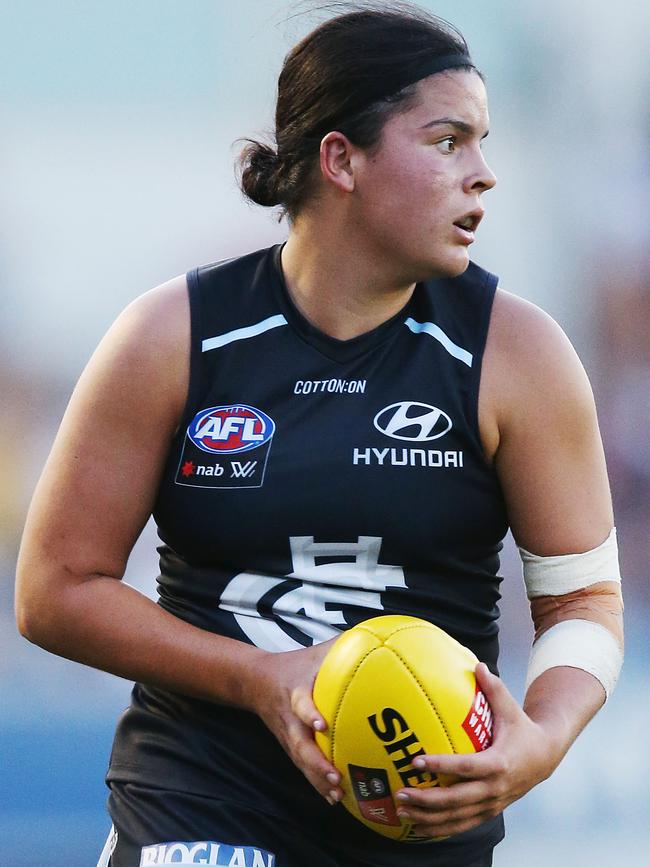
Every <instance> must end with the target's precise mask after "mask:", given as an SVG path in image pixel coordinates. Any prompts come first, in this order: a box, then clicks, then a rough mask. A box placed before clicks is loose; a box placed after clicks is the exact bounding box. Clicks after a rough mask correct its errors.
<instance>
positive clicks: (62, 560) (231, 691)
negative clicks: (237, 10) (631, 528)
mask: <svg viewBox="0 0 650 867" xmlns="http://www.w3.org/2000/svg"><path fill="white" fill-rule="evenodd" d="M488 129H489V118H488V107H487V99H486V91H485V86H484V82H483V78H482V76H481V74H480V72H479V71H478V70H477V69H476V67H475V66H474V64H473V62H472V60H471V57H470V55H469V52H468V48H467V45H466V43H465V41H464V39H463V38H462V36H461V35H460V34H459V33H458V32H457V31H456V30H455V29H454V28H452V27H451V26H449V25H447V24H446V23H444V22H443V21H441V20H439V19H437V18H435V17H433V16H430V15H428V14H426V13H424V12H422V11H421V10H418V9H416V8H412V7H409V8H406V7H402V6H400V7H399V8H394V7H393V4H391V5H390V6H389V7H386V6H383V7H382V6H380V7H378V8H374V7H369V6H364V7H362V8H360V9H357V10H353V11H349V12H347V13H346V14H342V15H339V16H338V17H334V18H331V19H330V20H328V21H326V22H325V23H324V24H322V25H321V26H319V27H317V28H316V29H315V30H314V31H313V32H312V33H310V34H309V35H308V36H307V37H306V38H305V39H303V40H302V41H301V42H300V43H299V44H298V45H296V46H295V48H293V50H292V51H291V52H290V53H289V55H288V56H287V58H286V60H285V63H284V66H283V69H282V72H281V75H280V78H279V84H278V101H277V111H276V131H275V143H274V144H273V146H271V145H264V144H260V143H257V142H249V143H248V145H247V147H246V149H245V151H244V153H243V156H242V187H243V190H244V192H245V194H246V195H247V196H248V197H249V198H250V199H252V200H253V201H255V202H257V203H259V204H261V205H264V206H280V208H281V209H282V211H283V213H284V214H286V216H287V217H288V221H289V232H288V239H287V241H286V243H284V244H281V245H276V246H274V247H271V248H270V249H268V250H259V251H255V252H252V253H250V254H248V255H246V256H243V257H240V258H237V259H234V260H228V261H226V262H222V263H215V264H210V265H206V266H202V267H200V268H197V269H194V270H192V271H190V272H189V273H188V274H187V275H182V276H179V277H175V278H173V279H172V280H170V281H169V282H167V283H165V284H163V285H161V286H159V287H157V288H156V289H154V290H152V291H150V292H148V293H146V294H145V295H143V296H142V297H141V298H138V299H137V300H136V301H135V302H133V304H131V305H130V306H129V307H128V308H127V309H126V310H125V312H124V313H123V314H122V315H121V316H120V317H119V319H118V320H117V322H116V323H115V324H114V325H113V327H112V328H111V329H110V330H109V332H108V334H107V336H106V337H105V339H104V340H103V341H102V342H101V344H100V346H99V348H98V349H97V351H96V353H95V354H94V356H93V358H92V360H91V361H90V363H89V365H88V367H87V369H86V370H85V371H84V373H83V375H82V377H81V379H80V381H79V384H78V386H77V388H76V390H75V392H74V395H73V397H72V399H71V401H70V405H69V407H68V410H67V412H66V415H65V418H64V420H63V423H62V425H61V429H60V431H59V434H58V437H57V439H56V442H55V444H54V447H53V450H52V454H51V456H50V459H49V461H48V463H47V466H46V468H45V470H44V473H43V476H42V478H41V480H40V483H39V485H38V488H37V491H36V493H35V496H34V500H33V503H32V507H31V511H30V514H29V518H28V522H27V527H26V530H25V537H24V542H23V547H22V552H21V557H20V564H19V575H18V590H17V611H18V620H19V624H20V629H21V631H22V633H23V634H24V635H25V636H26V637H27V638H28V639H29V640H30V641H33V642H36V643H38V644H40V645H41V646H43V647H45V648H47V649H48V650H50V651H52V652H54V653H58V654H61V655H63V656H66V657H69V658H71V659H75V660H78V661H80V662H82V663H85V664H87V665H91V666H95V667H97V668H101V669H104V670H106V671H109V672H113V673H114V674H117V675H120V676H122V677H125V678H129V679H131V680H134V681H136V684H135V687H134V690H133V695H132V701H131V705H130V707H129V709H128V710H127V711H126V712H125V714H124V716H123V717H122V719H121V720H120V723H119V725H118V730H117V734H116V738H115V743H114V747H113V753H112V757H111V764H110V769H109V774H108V784H109V787H110V797H109V809H110V813H111V816H112V819H113V825H114V828H113V831H112V833H111V835H110V837H109V840H108V841H107V844H106V847H105V849H104V852H103V854H102V855H101V857H100V861H99V864H100V865H101V867H105V865H112V867H136V865H154V864H172V863H179V864H180V863H182V864H216V865H231V867H232V865H247V867H252V865H255V867H261V865H264V867H270V865H277V867H305V865H311V867H336V865H338V867H364V865H365V867H368V865H381V867H389V865H405V864H408V865H439V867H446V865H458V867H461V865H462V867H473V865H488V864H491V863H492V851H493V848H494V846H495V845H496V844H497V843H498V842H499V841H500V840H501V838H502V836H503V822H502V818H501V814H502V812H503V810H504V808H505V807H507V806H508V805H509V804H510V803H512V802H513V801H514V800H516V799H517V798H520V797H521V796H522V795H524V794H525V793H526V792H527V791H529V790H530V789H531V788H532V787H533V786H535V785H536V784H537V783H539V782H540V781H542V780H544V779H545V778H547V777H548V776H549V775H550V774H551V773H552V771H553V770H554V769H555V767H556V766H557V765H558V763H559V762H560V760H561V759H562V757H563V756H564V754H565V753H566V751H567V749H568V748H569V746H570V745H571V743H572V742H573V740H574V739H575V738H576V736H577V735H578V733H579V732H580V731H581V729H582V728H583V727H584V726H585V725H586V723H587V722H588V720H589V719H590V718H591V717H592V716H593V714H594V713H595V712H596V711H597V710H598V708H599V707H600V706H601V705H602V704H603V702H604V700H605V698H606V695H607V694H608V692H610V691H611V689H612V688H613V685H614V682H615V679H616V674H617V671H618V667H619V665H620V659H621V640H622V638H621V627H620V611H621V604H620V592H619V576H618V571H617V558H616V543H615V535H614V531H613V517H612V509H611V504H610V495H609V490H608V482H607V475H606V471H605V465H604V460H603V451H602V447H601V442H600V437H599V433H598V426H597V421H596V413H595V409H594V403H593V399H592V394H591V390H590V387H589V384H588V381H587V378H586V376H585V373H584V371H583V368H582V366H581V364H580V362H579V361H578V358H577V357H576V355H575V353H574V351H573V349H572V347H571V345H570V344H569V341H568V340H567V338H566V337H565V335H564V334H563V333H562V331H561V330H560V328H559V327H558V326H557V325H556V324H555V323H554V322H553V321H552V320H551V319H550V318H549V317H548V316H547V315H545V314H544V313H543V312H541V311H540V310H539V309H538V308H536V307H535V306H533V305H532V304H529V303H527V302H525V301H523V300H521V299H520V298H518V297H517V296H516V295H513V294H510V293H509V292H506V291H504V290H501V289H497V288H496V287H497V278H496V277H494V276H493V275H492V274H490V273H489V272H487V271H484V270H483V269H482V268H480V267H479V266H478V265H476V264H474V263H472V262H470V259H469V248H470V246H471V244H472V243H473V241H474V237H475V234H476V231H477V230H478V229H479V225H480V223H481V221H482V219H483V214H484V207H485V201H484V194H485V193H487V192H488V191H490V190H491V189H492V188H493V187H494V185H495V182H496V179H495V177H494V175H493V173H492V172H491V170H490V168H489V167H488V165H487V164H486V161H485V158H484V155H483V152H482V150H481V144H482V141H483V139H484V138H485V136H486V135H487V134H488ZM520 230H521V229H517V230H515V231H513V238H512V241H513V243H515V244H516V243H517V231H520ZM152 513H153V515H154V517H155V519H156V522H157V525H158V531H159V535H160V538H161V542H162V547H161V548H160V549H159V550H160V555H161V559H160V570H161V574H160V577H159V578H158V583H159V600H158V604H156V603H154V602H152V601H150V600H149V599H148V598H146V597H144V596H143V595H141V594H139V593H138V592H136V591H135V590H134V589H133V588H131V587H129V586H128V585H125V584H123V583H122V582H121V581H120V579H121V578H122V576H123V574H124V570H125V565H126V562H127V558H128V556H129V552H130V551H131V548H132V546H133V544H134V542H135V540H136V539H137V537H138V535H139V533H140V531H141V530H142V527H143V526H144V524H145V523H146V521H147V519H148V518H149V516H150V514H152ZM508 526H510V527H511V528H512V531H513V533H514V536H515V539H516V540H517V543H518V544H519V546H520V548H521V552H522V559H523V562H524V578H525V581H526V586H527V591H528V594H529V596H530V599H531V608H532V615H533V619H534V622H535V627H536V640H535V643H534V645H533V649H532V654H531V662H530V669H529V675H528V689H527V693H526V696H525V701H524V704H523V707H520V706H519V705H518V703H517V702H516V701H515V700H514V699H513V698H512V697H511V695H510V694H509V692H508V690H507V689H506V687H505V686H504V685H503V683H502V682H501V681H500V680H499V678H498V676H497V674H496V664H497V650H498V648H497V625H496V619H497V616H498V608H497V601H498V598H499V593H498V585H499V579H498V577H497V572H498V567H499V559H498V552H499V550H500V547H501V540H502V538H503V536H504V534H505V533H506V530H507V528H508ZM383 613H399V614H407V615H416V616H418V617H422V618H425V619H426V620H429V621H431V622H432V623H435V624H437V625H438V626H440V627H442V628H443V629H445V630H446V631H447V632H449V633H450V634H451V635H452V636H454V637H455V638H456V639H458V640H459V641H461V642H462V643H463V644H465V645H467V646H468V647H470V648H471V649H472V650H473V651H474V653H475V654H476V655H477V656H478V658H479V659H480V660H481V664H479V666H478V667H477V670H476V675H477V679H478V684H479V686H480V688H481V689H482V690H483V692H484V693H485V695H486V696H487V698H488V700H489V702H490V703H491V706H492V711H493V714H494V720H495V722H494V739H493V743H492V745H491V746H490V747H489V748H488V749H486V750H485V751H483V752H481V753H478V754H475V755H469V756H457V755H449V756H437V755H431V756H420V757H419V758H418V759H416V760H414V763H415V765H416V766H418V762H419V765H420V766H421V769H422V770H423V771H427V772H429V773H430V774H432V775H434V774H437V773H441V772H443V773H449V774H456V775H458V782H457V783H456V784H455V785H452V786H450V787H448V788H444V789H443V788H440V787H432V788H425V789H419V788H413V787H405V788H404V789H402V790H401V791H400V792H399V793H398V794H397V798H396V801H397V803H396V808H397V811H398V814H399V815H400V816H402V817H404V818H407V819H409V820H410V821H411V822H414V823H415V827H414V830H415V833H416V835H417V836H419V837H421V838H445V839H442V840H437V841H428V842H424V843H421V844H420V845H417V846H409V845H408V844H405V843H398V842H394V841H392V840H387V839H386V838H385V837H383V836H381V835H380V834H375V833H373V832H372V831H370V830H368V829H366V828H365V827H363V826H362V825H361V824H360V823H358V822H356V821H355V820H354V819H353V818H352V817H351V816H350V815H349V814H348V813H347V812H346V811H345V810H344V809H343V808H342V806H341V804H339V803H337V802H338V801H340V799H341V797H342V795H343V789H342V787H341V775H340V773H339V771H338V770H337V769H336V768H335V767H333V765H332V764H330V763H329V762H328V761H327V760H326V759H325V757H324V756H323V754H322V753H321V752H320V750H319V749H318V747H317V746H316V743H315V740H314V731H315V730H316V731H317V730H319V729H320V730H323V729H324V728H325V726H326V722H325V720H324V719H323V718H322V717H321V715H320V714H319V711H318V708H317V707H316V706H315V705H314V702H313V700H312V694H311V692H312V685H313V682H314V678H315V675H316V673H317V671H318V668H319V665H320V663H321V661H322V659H323V657H324V655H325V654H326V652H327V650H328V648H329V647H330V645H331V642H332V640H333V639H334V637H335V636H336V635H337V634H338V633H339V632H340V631H341V630H344V629H346V628H349V627H350V626H352V625H354V624H356V623H359V622H361V621H363V620H365V619H367V618H370V617H373V616H376V615H378V614H383Z"/></svg>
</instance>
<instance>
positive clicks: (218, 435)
mask: <svg viewBox="0 0 650 867" xmlns="http://www.w3.org/2000/svg"><path fill="white" fill-rule="evenodd" d="M274 432H275V423H274V421H273V420H272V419H270V418H269V417H268V415H266V413H264V412H262V410H260V409H256V408H255V407H254V406H246V405H245V404H232V405H230V406H213V407H210V408H209V409H204V410H201V412H199V413H198V414H197V415H195V416H194V419H193V421H192V423H191V424H190V426H189V427H188V429H187V435H188V437H189V438H190V439H191V441H192V442H193V443H194V445H195V446H197V447H198V448H200V449H201V451H204V452H208V453H209V454H213V455H214V454H229V455H232V454H236V453H237V452H247V451H250V450H251V449H257V448H259V447H260V446H262V445H264V443H267V442H268V441H269V440H270V439H271V437H272V436H273V434H274Z"/></svg>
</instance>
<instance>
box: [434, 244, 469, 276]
mask: <svg viewBox="0 0 650 867" xmlns="http://www.w3.org/2000/svg"><path fill="white" fill-rule="evenodd" d="M468 265H469V250H468V249H467V248H466V247H463V248H462V249H461V250H459V251H455V254H454V255H453V256H450V255H448V256H445V257H444V258H443V257H440V258H439V259H437V260H436V261H433V262H432V261H429V262H428V263H427V266H428V268H427V270H428V274H427V276H426V277H425V278H423V279H431V278H436V277H460V275H461V274H464V273H465V271H467V267H468Z"/></svg>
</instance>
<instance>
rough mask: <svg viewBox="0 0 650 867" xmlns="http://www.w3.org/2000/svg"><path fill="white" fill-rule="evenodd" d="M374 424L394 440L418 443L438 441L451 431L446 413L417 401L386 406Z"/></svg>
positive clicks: (374, 420) (449, 420) (380, 411)
mask: <svg viewBox="0 0 650 867" xmlns="http://www.w3.org/2000/svg"><path fill="white" fill-rule="evenodd" d="M373 424H374V426H375V427H376V428H377V430H378V431H381V432H382V433H383V434H386V436H389V437H392V438H393V439H396V440H410V441H411V442H418V443H422V442H428V441H429V440H437V439H438V437H441V436H444V435H445V434H446V433H447V432H448V431H450V430H451V419H450V418H449V416H448V415H447V413H446V412H443V411H442V410H441V409H438V407H436V406H430V405H429V404H428V403H420V402H419V401H417V400H410V401H406V400H404V401H401V402H400V403H391V404H390V406H385V407H384V408H383V409H380V410H379V412H378V413H377V415H376V416H375V418H374V419H373Z"/></svg>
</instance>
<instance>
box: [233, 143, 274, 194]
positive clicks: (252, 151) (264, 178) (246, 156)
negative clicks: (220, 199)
mask: <svg viewBox="0 0 650 867" xmlns="http://www.w3.org/2000/svg"><path fill="white" fill-rule="evenodd" d="M248 141H249V144H247V145H246V147H245V148H244V150H243V151H242V154H241V161H240V165H241V166H242V173H241V186H242V189H243V191H244V193H245V194H246V195H247V196H248V198H249V199H252V201H254V202H256V203H257V204H258V205H265V206H267V207H269V206H272V205H279V204H280V203H281V196H280V192H279V177H278V175H279V169H280V166H281V165H282V160H281V159H280V157H279V156H278V154H277V153H276V152H275V151H274V150H273V148H271V147H269V145H265V144H262V143H261V142H257V141H253V140H251V139H249V140H248Z"/></svg>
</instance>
